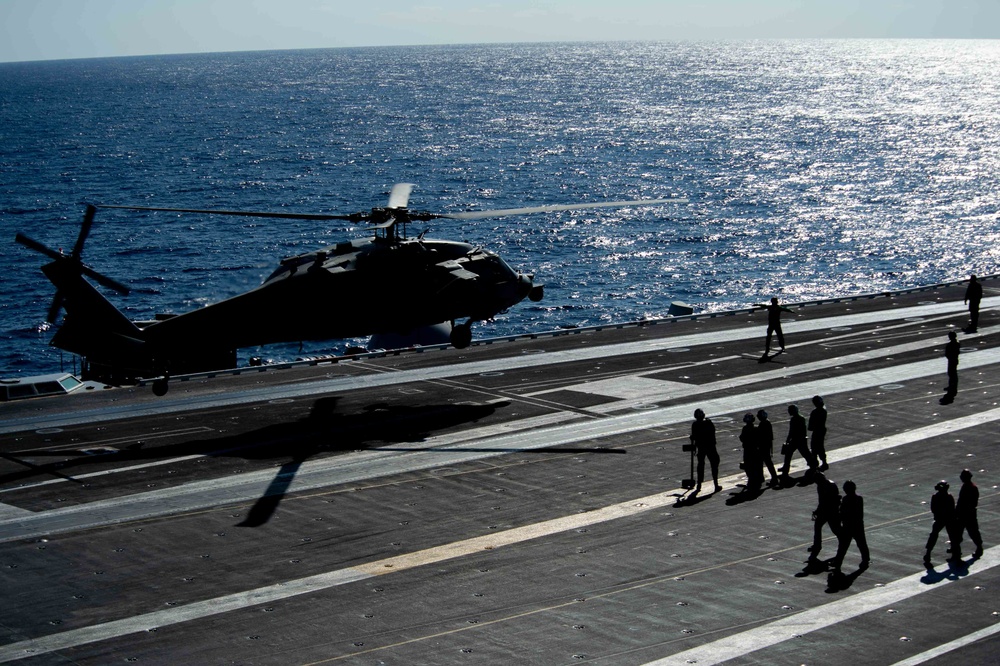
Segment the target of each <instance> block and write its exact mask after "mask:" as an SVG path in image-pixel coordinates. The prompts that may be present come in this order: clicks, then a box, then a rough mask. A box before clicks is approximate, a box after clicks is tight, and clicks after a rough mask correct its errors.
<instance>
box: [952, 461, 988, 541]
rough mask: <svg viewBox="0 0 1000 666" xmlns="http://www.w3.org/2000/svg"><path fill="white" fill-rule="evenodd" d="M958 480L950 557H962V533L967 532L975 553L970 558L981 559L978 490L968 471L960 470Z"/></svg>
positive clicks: (981, 539) (981, 538)
mask: <svg viewBox="0 0 1000 666" xmlns="http://www.w3.org/2000/svg"><path fill="white" fill-rule="evenodd" d="M959 478H960V479H962V487H961V488H959V490H958V502H957V503H956V504H955V535H954V537H953V538H952V540H951V556H952V557H954V558H955V559H959V558H961V557H962V532H968V533H969V539H970V540H971V541H972V543H974V544H976V552H974V553H973V554H972V556H973V557H982V555H983V537H982V535H980V534H979V518H978V517H977V515H976V514H977V513H978V511H977V509H976V507H978V506H979V488H977V487H976V484H974V483H973V482H972V472H970V471H969V470H967V469H964V470H962V473H961V474H960V475H959Z"/></svg>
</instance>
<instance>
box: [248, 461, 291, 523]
mask: <svg viewBox="0 0 1000 666" xmlns="http://www.w3.org/2000/svg"><path fill="white" fill-rule="evenodd" d="M303 462H305V459H304V458H297V459H295V460H292V461H290V462H287V463H285V464H284V465H282V466H281V468H280V469H279V470H278V473H277V474H275V475H274V478H273V479H272V480H271V484H270V485H269V486H268V487H267V490H265V491H264V494H263V495H261V496H260V499H258V500H257V501H256V502H255V503H254V505H253V506H252V507H250V511H249V512H247V517H246V519H245V520H244V521H243V522H242V523H237V525H236V526H237V527H260V526H261V525H263V524H264V523H266V522H267V521H268V520H270V519H271V516H273V515H274V512H275V511H276V510H277V509H278V504H280V503H281V500H282V499H284V497H285V494H286V493H287V492H288V488H289V487H290V486H291V485H292V481H293V480H295V474H296V473H297V472H298V471H299V468H300V467H302V463H303Z"/></svg>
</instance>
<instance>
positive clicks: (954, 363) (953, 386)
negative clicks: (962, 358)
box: [944, 331, 961, 402]
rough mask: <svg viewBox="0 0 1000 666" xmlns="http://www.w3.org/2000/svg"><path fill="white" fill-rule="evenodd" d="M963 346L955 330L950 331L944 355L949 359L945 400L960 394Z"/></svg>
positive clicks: (952, 398)
mask: <svg viewBox="0 0 1000 666" xmlns="http://www.w3.org/2000/svg"><path fill="white" fill-rule="evenodd" d="M959 354H961V348H960V346H959V344H958V335H956V334H955V331H949V332H948V344H946V345H945V346H944V357H945V358H946V359H948V387H947V388H946V389H945V396H944V398H945V401H949V402H950V401H951V400H954V399H955V396H956V395H958V355H959Z"/></svg>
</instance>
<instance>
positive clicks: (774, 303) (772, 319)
mask: <svg viewBox="0 0 1000 666" xmlns="http://www.w3.org/2000/svg"><path fill="white" fill-rule="evenodd" d="M753 305H754V307H755V308H764V309H765V310H767V339H766V340H765V341H764V355H765V356H767V355H768V354H769V353H770V352H771V335H772V334H775V333H777V334H778V346H780V347H781V351H785V336H784V334H783V333H782V332H781V311H782V310H784V311H785V312H791V310H789V309H788V308H786V307H785V306H783V305H778V298H777V296H772V297H771V304H770V305H764V304H763V303H754V304H753Z"/></svg>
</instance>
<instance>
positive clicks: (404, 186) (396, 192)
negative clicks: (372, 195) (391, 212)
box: [386, 183, 416, 208]
mask: <svg viewBox="0 0 1000 666" xmlns="http://www.w3.org/2000/svg"><path fill="white" fill-rule="evenodd" d="M414 187H416V186H415V185H414V184H413V183H396V184H395V185H393V186H392V191H391V192H389V205H388V206H386V208H406V205H407V204H408V203H409V202H410V192H412V191H413V188H414Z"/></svg>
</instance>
